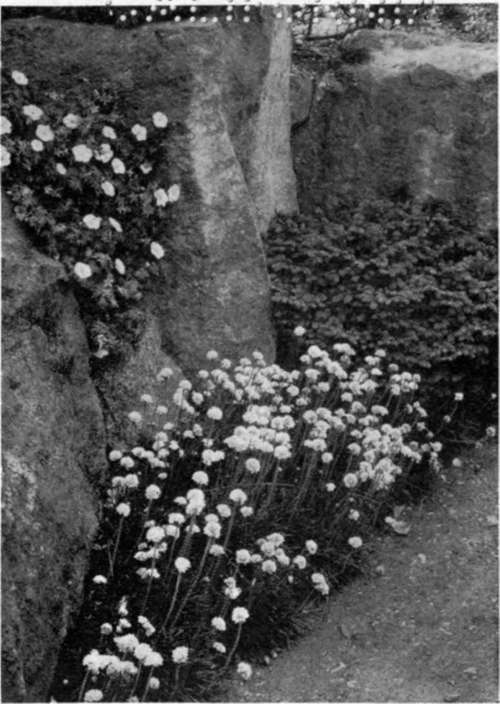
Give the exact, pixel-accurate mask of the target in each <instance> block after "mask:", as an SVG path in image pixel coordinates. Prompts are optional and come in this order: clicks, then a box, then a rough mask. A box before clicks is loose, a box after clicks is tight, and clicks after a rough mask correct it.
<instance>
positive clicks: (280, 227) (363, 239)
mask: <svg viewBox="0 0 500 704" xmlns="http://www.w3.org/2000/svg"><path fill="white" fill-rule="evenodd" d="M266 245H267V255H268V266H269V272H270V275H271V281H272V300H273V311H274V320H275V324H276V327H277V330H278V338H279V343H280V344H279V347H281V352H280V354H281V359H282V360H287V358H288V361H290V359H291V356H292V355H293V353H294V345H295V343H294V342H293V341H292V340H293V338H292V330H293V328H294V327H295V326H296V325H298V324H303V323H306V327H307V330H308V334H310V336H311V337H313V338H314V339H318V340H320V341H321V343H322V344H323V345H325V346H326V345H331V344H332V343H333V342H334V341H337V340H345V341H347V342H349V343H350V344H352V345H353V346H354V347H356V348H357V349H360V350H366V349H373V348H375V347H377V346H378V347H382V348H384V349H385V350H387V352H388V354H389V355H390V356H391V358H392V359H393V360H394V361H395V362H397V363H399V364H404V365H405V366H407V367H409V368H410V369H413V370H415V371H417V370H419V371H425V378H426V380H427V387H428V390H429V389H432V388H434V390H435V389H436V388H437V387H436V384H437V385H439V386H438V388H439V391H438V394H437V396H438V398H439V400H442V397H443V393H444V390H445V386H444V385H447V386H448V387H452V388H453V387H455V388H462V389H463V388H465V387H466V386H467V385H468V384H469V383H471V380H473V379H474V378H475V379H477V378H478V377H481V376H482V375H483V376H485V377H488V378H489V380H490V384H491V382H492V379H493V378H494V377H493V376H492V374H491V371H492V366H494V365H493V363H494V358H495V341H496V316H497V307H496V280H497V266H496V258H497V253H496V252H497V250H496V236H495V235H494V233H493V232H481V231H477V230H476V231H475V230H473V229H472V228H470V227H469V226H468V225H467V224H465V223H463V222H461V221H460V219H459V218H458V216H457V215H456V214H454V213H453V212H452V210H451V209H450V208H448V207H447V206H444V205H440V204H437V203H435V204H428V205H424V206H419V205H417V204H411V203H409V202H407V203H404V204H395V203H393V202H389V201H385V202H384V201H378V202H365V203H362V204H360V205H359V207H357V208H356V209H355V210H354V212H352V210H348V209H344V210H341V209H339V211H338V216H337V218H336V219H335V221H332V220H329V219H327V218H325V217H323V216H322V215H321V214H318V215H316V216H307V215H299V216H297V217H284V216H279V217H277V218H276V220H275V221H274V223H273V225H272V226H271V229H270V231H269V233H268V236H267V239H266ZM451 390H452V389H451V388H448V392H451ZM491 390H493V389H491Z"/></svg>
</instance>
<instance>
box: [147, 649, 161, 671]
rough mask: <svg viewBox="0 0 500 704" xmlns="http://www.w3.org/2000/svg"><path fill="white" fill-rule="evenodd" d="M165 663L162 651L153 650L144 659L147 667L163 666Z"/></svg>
mask: <svg viewBox="0 0 500 704" xmlns="http://www.w3.org/2000/svg"><path fill="white" fill-rule="evenodd" d="M162 665H163V658H162V656H161V655H160V653H157V652H155V651H154V650H153V651H151V652H150V653H149V654H148V655H147V656H146V658H145V659H144V666H145V667H161V666H162Z"/></svg>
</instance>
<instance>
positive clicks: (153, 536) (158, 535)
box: [146, 526, 165, 543]
mask: <svg viewBox="0 0 500 704" xmlns="http://www.w3.org/2000/svg"><path fill="white" fill-rule="evenodd" d="M164 537H165V531H164V530H163V528H160V527H159V526H151V528H148V530H147V532H146V540H149V542H151V543H161V541H162V540H163V538H164Z"/></svg>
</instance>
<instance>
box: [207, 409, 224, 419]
mask: <svg viewBox="0 0 500 704" xmlns="http://www.w3.org/2000/svg"><path fill="white" fill-rule="evenodd" d="M207 418H210V419H211V420H222V411H221V409H220V408H218V407H217V406H212V408H209V409H208V411H207Z"/></svg>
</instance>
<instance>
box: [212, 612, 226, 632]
mask: <svg viewBox="0 0 500 704" xmlns="http://www.w3.org/2000/svg"><path fill="white" fill-rule="evenodd" d="M210 623H211V624H212V628H215V630H216V631H225V630H226V622H225V621H224V619H223V618H222V616H214V617H213V619H212V620H211V621H210Z"/></svg>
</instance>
